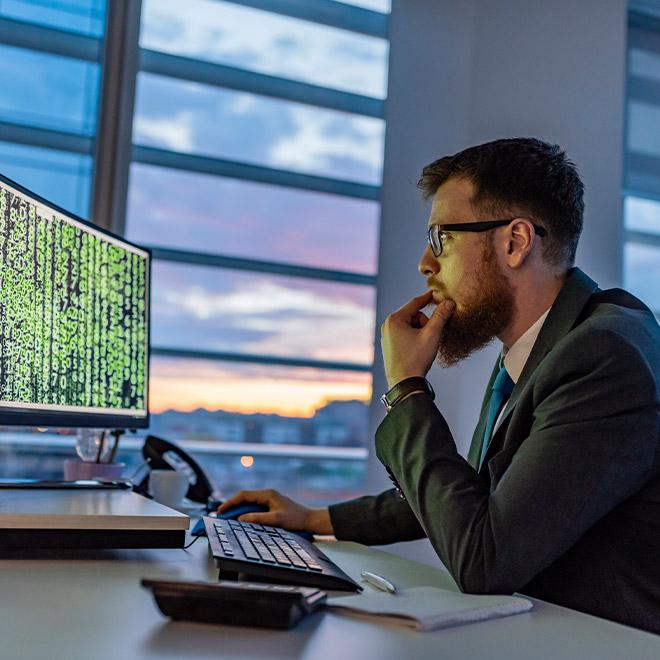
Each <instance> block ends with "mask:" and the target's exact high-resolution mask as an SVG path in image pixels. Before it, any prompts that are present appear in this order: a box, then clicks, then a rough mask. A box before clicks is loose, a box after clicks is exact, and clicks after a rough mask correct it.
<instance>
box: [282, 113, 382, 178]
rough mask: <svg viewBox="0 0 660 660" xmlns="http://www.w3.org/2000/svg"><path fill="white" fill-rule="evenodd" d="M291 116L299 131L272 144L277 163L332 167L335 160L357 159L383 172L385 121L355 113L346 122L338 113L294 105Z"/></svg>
mask: <svg viewBox="0 0 660 660" xmlns="http://www.w3.org/2000/svg"><path fill="white" fill-rule="evenodd" d="M291 117H292V119H293V121H294V122H295V125H296V128H295V132H294V133H293V134H292V135H284V136H281V137H279V139H277V141H276V142H275V143H274V144H273V145H272V146H271V148H270V157H271V161H272V162H273V163H274V164H275V165H277V166H280V167H288V168H293V169H299V170H314V169H325V170H328V169H331V167H332V164H333V161H335V160H342V161H347V162H350V161H353V163H355V164H358V163H362V164H363V166H365V167H366V169H367V170H370V171H375V172H378V174H379V175H380V169H381V166H382V160H383V154H382V145H383V133H384V125H383V123H381V122H378V121H374V120H373V119H369V118H366V117H351V120H350V123H349V122H342V121H341V120H339V119H338V117H336V116H333V115H330V114H323V113H320V112H319V113H309V112H308V111H307V109H306V108H301V107H292V108H291Z"/></svg>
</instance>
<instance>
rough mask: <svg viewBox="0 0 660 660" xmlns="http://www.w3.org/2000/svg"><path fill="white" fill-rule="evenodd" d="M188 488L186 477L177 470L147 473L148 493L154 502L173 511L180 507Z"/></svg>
mask: <svg viewBox="0 0 660 660" xmlns="http://www.w3.org/2000/svg"><path fill="white" fill-rule="evenodd" d="M189 486H190V483H189V481H188V475H186V474H184V473H183V472H178V471H177V470H152V471H151V472H150V473H149V492H150V493H151V494H152V495H153V497H154V499H155V500H156V502H160V503H161V504H164V505H165V506H171V507H172V508H173V509H176V508H177V507H179V506H181V500H183V496H184V495H185V494H186V492H187V491H188V487H189Z"/></svg>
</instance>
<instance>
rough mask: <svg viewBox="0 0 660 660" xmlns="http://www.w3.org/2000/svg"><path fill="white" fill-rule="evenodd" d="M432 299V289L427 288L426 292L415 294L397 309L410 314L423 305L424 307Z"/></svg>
mask: <svg viewBox="0 0 660 660" xmlns="http://www.w3.org/2000/svg"><path fill="white" fill-rule="evenodd" d="M432 299H433V291H431V290H430V289H429V290H428V291H427V292H426V293H423V294H422V295H421V296H415V297H414V298H411V299H410V300H409V301H408V302H407V303H406V304H405V305H404V306H403V307H401V308H399V310H398V311H399V312H403V313H405V314H410V315H412V314H414V313H415V312H418V311H419V310H420V309H422V308H423V307H426V306H427V305H428V304H429V303H430V302H431V300H432Z"/></svg>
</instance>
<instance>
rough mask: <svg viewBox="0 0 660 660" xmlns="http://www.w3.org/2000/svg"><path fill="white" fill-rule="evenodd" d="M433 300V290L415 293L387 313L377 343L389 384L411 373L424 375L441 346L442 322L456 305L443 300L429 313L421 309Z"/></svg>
mask: <svg viewBox="0 0 660 660" xmlns="http://www.w3.org/2000/svg"><path fill="white" fill-rule="evenodd" d="M432 301H433V291H427V292H426V293H424V294H422V295H421V296H416V297H415V298H413V299H412V300H411V301H410V302H408V303H406V304H405V305H404V306H403V307H401V309H398V310H397V311H396V312H394V313H393V314H390V315H389V316H388V317H387V318H386V319H385V322H384V323H383V325H382V326H381V328H380V344H381V349H382V351H383V361H384V363H385V374H386V376H387V384H388V387H390V388H391V387H393V386H394V385H396V384H397V383H399V382H401V381H402V380H404V379H405V378H410V377H411V376H426V374H427V373H428V370H429V369H430V368H431V365H432V364H433V360H434V359H435V356H436V354H437V352H438V347H439V346H440V339H441V337H442V331H443V329H444V327H445V323H446V322H447V320H448V319H449V318H450V317H451V315H452V314H453V313H454V309H455V307H456V305H455V304H454V302H453V301H451V300H443V301H442V302H441V303H440V304H439V305H438V306H437V307H436V308H435V310H433V314H431V316H430V317H428V316H426V314H424V313H423V312H422V311H421V310H422V309H423V308H424V307H426V305H428V304H429V303H431V302H432Z"/></svg>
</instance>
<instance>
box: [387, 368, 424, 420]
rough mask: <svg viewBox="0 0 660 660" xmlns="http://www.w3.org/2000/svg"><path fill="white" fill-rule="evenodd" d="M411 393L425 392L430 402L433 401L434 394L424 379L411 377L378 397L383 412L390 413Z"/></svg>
mask: <svg viewBox="0 0 660 660" xmlns="http://www.w3.org/2000/svg"><path fill="white" fill-rule="evenodd" d="M413 392H426V394H428V395H429V396H430V397H431V400H433V399H435V392H434V391H433V388H432V387H431V383H429V381H428V380H426V378H422V377H421V376H412V377H411V378H404V379H403V380H402V381H400V382H398V383H397V384H396V385H395V386H394V387H393V388H392V389H391V390H388V391H387V392H385V394H383V396H381V397H380V400H381V401H382V403H383V405H384V406H385V410H387V412H390V410H392V408H394V406H396V404H397V403H399V401H401V399H403V398H404V397H406V396H408V395H409V394H412V393H413Z"/></svg>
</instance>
